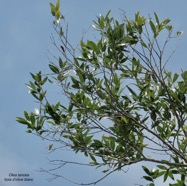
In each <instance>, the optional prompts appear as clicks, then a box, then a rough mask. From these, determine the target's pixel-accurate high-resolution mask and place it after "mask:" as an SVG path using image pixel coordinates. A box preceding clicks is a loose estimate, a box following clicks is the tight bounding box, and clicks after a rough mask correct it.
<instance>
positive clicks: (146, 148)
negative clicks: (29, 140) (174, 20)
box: [17, 1, 187, 186]
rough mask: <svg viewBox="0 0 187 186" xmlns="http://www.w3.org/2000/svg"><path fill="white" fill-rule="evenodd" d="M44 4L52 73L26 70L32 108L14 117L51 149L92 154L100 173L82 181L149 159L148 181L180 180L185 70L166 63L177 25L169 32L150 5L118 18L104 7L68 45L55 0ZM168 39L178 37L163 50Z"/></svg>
mask: <svg viewBox="0 0 187 186" xmlns="http://www.w3.org/2000/svg"><path fill="white" fill-rule="evenodd" d="M50 7H51V13H52V15H53V16H54V18H55V20H54V22H53V27H54V30H55V32H56V33H57V37H58V39H55V38H54V37H52V41H53V44H54V46H55V48H56V49H57V51H59V56H53V62H50V63H49V70H50V73H48V74H45V73H42V71H39V72H37V73H35V74H34V73H31V78H32V80H31V81H30V82H29V83H28V84H27V86H28V88H29V91H30V94H31V95H32V96H33V97H34V99H36V100H37V102H38V109H36V110H35V112H27V111H24V117H17V121H18V122H19V123H21V124H24V125H26V126H27V128H28V130H27V132H28V133H34V134H37V135H38V136H39V137H41V138H42V139H45V140H49V142H50V143H49V151H50V152H53V151H55V150H56V151H57V150H61V149H69V150H71V151H73V152H75V153H82V154H84V155H85V156H86V157H88V158H89V159H90V161H89V162H88V164H87V165H90V166H93V167H95V168H100V169H102V171H103V173H104V176H103V177H102V178H101V179H99V180H96V181H94V182H92V183H84V184H83V183H82V184H81V185H86V184H87V185H91V184H96V183H98V182H99V181H101V180H102V179H104V178H106V176H108V175H110V174H111V173H113V172H115V171H123V168H125V167H127V166H130V165H132V164H138V163H139V162H152V163H154V164H155V169H154V170H153V169H150V168H148V167H146V166H143V167H142V168H143V170H144V173H145V176H144V177H143V178H144V179H145V180H147V182H148V185H149V186H154V185H155V180H156V179H157V178H159V177H163V182H165V181H167V180H169V181H170V183H169V185H170V186H185V185H186V184H185V177H186V175H187V156H186V155H187V149H186V147H187V125H186V120H187V115H186V113H187V101H186V95H187V71H185V70H184V71H182V72H181V74H177V73H175V72H171V71H168V70H167V65H168V63H169V61H170V60H171V57H172V55H173V54H174V52H175V50H176V49H177V42H178V40H179V38H180V35H181V34H182V32H174V29H173V26H172V25H170V19H168V18H167V19H164V20H160V19H159V17H158V15H157V14H156V13H155V12H154V13H153V17H148V18H146V17H144V16H142V15H141V14H140V12H137V13H136V14H135V17H134V19H133V20H132V19H128V18H127V16H126V14H125V13H124V12H122V16H121V17H122V18H121V20H120V21H119V20H116V19H115V18H114V17H111V16H110V14H111V13H110V11H109V12H108V13H107V14H106V15H105V16H103V15H100V16H98V17H97V19H96V20H95V21H94V22H93V29H94V32H96V33H97V34H96V38H95V40H89V39H84V38H82V39H81V40H80V44H79V45H78V47H77V46H76V47H74V46H73V45H72V44H71V43H70V42H69V40H68V25H67V24H66V21H65V17H64V16H63V15H62V14H61V12H60V1H57V3H56V4H52V3H50ZM171 40H175V41H176V45H175V46H174V47H173V46H172V47H173V49H172V51H171V52H170V53H169V52H168V51H169V50H168V45H169V42H170V41H171ZM170 47H171V46H170ZM46 85H47V86H46ZM54 85H56V86H57V87H58V88H59V90H60V91H61V95H60V96H61V98H60V99H59V101H58V102H56V103H54V102H53V100H52V101H50V99H48V90H49V89H50V86H51V88H53V87H54ZM46 87H47V88H46ZM54 96H56V95H54ZM55 143H58V144H60V145H61V148H55V145H54V144H55ZM62 162H63V160H62V161H61V163H62ZM63 163H64V165H65V163H68V162H63ZM63 163H62V164H63ZM74 163H76V162H74ZM59 164H60V161H59ZM56 177H58V175H56Z"/></svg>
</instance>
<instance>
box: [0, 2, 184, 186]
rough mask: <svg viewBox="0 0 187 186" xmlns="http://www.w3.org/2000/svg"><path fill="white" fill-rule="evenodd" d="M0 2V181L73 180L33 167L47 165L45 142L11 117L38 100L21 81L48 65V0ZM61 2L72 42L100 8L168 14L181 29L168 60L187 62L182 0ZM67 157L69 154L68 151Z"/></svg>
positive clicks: (85, 173)
mask: <svg viewBox="0 0 187 186" xmlns="http://www.w3.org/2000/svg"><path fill="white" fill-rule="evenodd" d="M53 2H55V1H53ZM0 3H1V5H0V24H1V27H0V102H1V109H0V185H1V186H9V185H10V186H33V185H45V186H52V185H55V186H62V185H66V186H73V185H74V184H72V183H70V182H67V181H65V180H63V179H58V180H55V181H53V182H48V181H47V180H46V179H47V178H49V175H47V174H44V173H39V172H37V170H39V169H40V168H41V167H43V168H45V167H48V166H49V165H48V161H47V159H46V158H47V149H46V148H47V146H46V143H45V142H43V141H41V140H40V139H39V138H36V137H35V136H34V135H30V134H27V133H25V130H26V127H25V126H24V125H21V124H18V123H16V121H15V119H16V116H22V115H23V111H24V110H27V111H33V109H34V108H35V107H36V106H37V105H36V103H35V102H34V100H33V98H32V97H31V96H30V95H29V94H28V89H27V87H26V86H25V84H26V83H27V82H28V81H29V79H30V75H29V72H37V71H39V70H45V69H47V68H48V67H47V64H48V59H47V55H46V54H47V50H48V49H51V48H52V45H51V41H50V35H51V33H54V31H53V29H52V20H53V18H52V16H51V14H50V8H49V1H46V0H0ZM61 7H62V12H63V14H64V15H65V16H66V19H67V20H68V22H69V29H70V36H69V37H70V40H71V41H72V42H73V44H76V43H78V42H79V40H80V38H81V36H82V31H83V30H86V29H88V28H89V26H90V25H92V20H93V19H95V18H96V16H98V15H99V14H105V13H106V12H107V11H108V10H109V9H111V10H112V13H111V15H112V16H114V17H116V18H119V14H120V10H119V9H122V10H124V11H125V12H126V13H127V15H128V17H131V18H132V17H133V16H134V14H135V13H136V12H137V11H140V12H141V14H143V15H145V16H147V17H148V16H149V14H150V15H153V12H154V11H155V12H157V14H158V16H159V17H160V18H162V19H164V18H170V19H171V20H172V24H173V25H174V28H175V30H176V31H177V30H182V31H184V35H183V36H182V39H181V42H180V45H179V48H178V50H177V52H176V53H175V55H174V57H173V58H172V59H171V63H170V65H169V66H170V68H171V69H172V70H176V71H178V72H179V71H180V69H183V70H185V69H186V67H187V61H186V59H187V51H186V48H187V47H186V45H187V21H186V20H187V11H186V7H187V2H186V0H180V1H174V0H173V1H171V0H164V1H162V0H155V1H151V0H131V1H130V0H115V1H114V0H113V1H112V0H108V1H107V0H103V1H101V0H94V1H93V0H90V1H86V0H68V1H65V0H64V1H61ZM90 32H91V31H90ZM90 34H91V33H90ZM54 97H55V95H54ZM60 155H61V156H62V158H64V159H67V158H69V157H70V155H69V154H66V153H64V154H63V153H61V154H60ZM72 157H73V158H74V156H73V155H72ZM81 158H82V157H80V156H79V157H78V159H81ZM74 160H76V159H74ZM141 171H142V169H141V168H140V165H135V166H134V167H133V168H130V170H129V172H128V173H127V174H124V173H120V172H119V173H115V174H114V175H112V176H110V177H109V178H107V179H106V180H104V181H103V182H100V183H98V185H99V186H103V185H108V186H113V185H118V186H122V185H123V186H126V185H127V186H131V185H135V184H136V183H140V182H139V178H140V177H141ZM10 173H12V174H18V173H21V174H29V176H30V177H29V178H33V179H34V181H33V182H29V181H28V182H8V181H4V179H5V178H9V174H10ZM62 175H65V176H66V177H68V178H70V179H73V178H74V179H75V181H84V179H86V180H87V181H94V178H96V176H102V173H100V172H99V170H97V171H91V170H87V169H81V168H80V167H74V166H73V167H67V168H65V169H63V170H62ZM137 178H138V179H137ZM142 183H143V181H142Z"/></svg>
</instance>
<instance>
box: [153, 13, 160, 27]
mask: <svg viewBox="0 0 187 186" xmlns="http://www.w3.org/2000/svg"><path fill="white" fill-rule="evenodd" d="M154 15H155V19H156V23H157V25H160V23H159V19H158V16H157V14H156V13H155V12H154Z"/></svg>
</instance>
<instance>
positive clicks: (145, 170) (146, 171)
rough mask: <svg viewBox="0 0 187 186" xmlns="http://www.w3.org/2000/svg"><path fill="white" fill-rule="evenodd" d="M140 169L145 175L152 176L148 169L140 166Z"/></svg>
mask: <svg viewBox="0 0 187 186" xmlns="http://www.w3.org/2000/svg"><path fill="white" fill-rule="evenodd" d="M142 168H143V170H144V172H145V173H146V174H148V175H149V176H151V175H152V173H151V172H150V171H149V169H148V168H147V167H145V166H142Z"/></svg>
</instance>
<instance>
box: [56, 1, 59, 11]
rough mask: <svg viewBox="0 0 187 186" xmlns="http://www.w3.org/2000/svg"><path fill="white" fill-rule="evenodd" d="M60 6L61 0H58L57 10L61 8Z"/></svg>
mask: <svg viewBox="0 0 187 186" xmlns="http://www.w3.org/2000/svg"><path fill="white" fill-rule="evenodd" d="M59 8H60V0H58V1H57V2H56V10H59Z"/></svg>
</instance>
